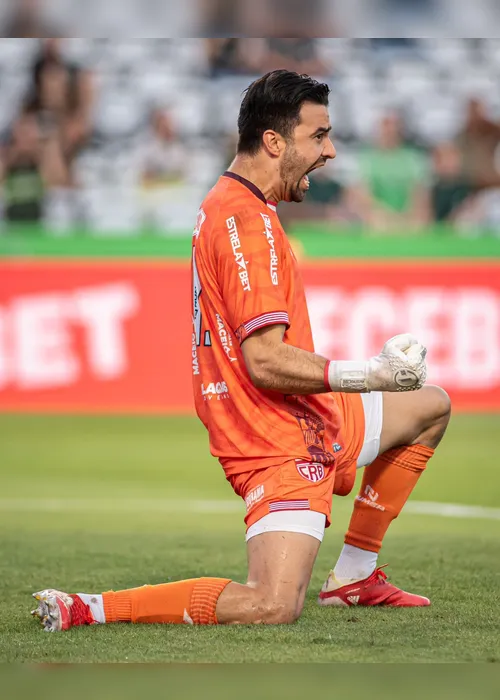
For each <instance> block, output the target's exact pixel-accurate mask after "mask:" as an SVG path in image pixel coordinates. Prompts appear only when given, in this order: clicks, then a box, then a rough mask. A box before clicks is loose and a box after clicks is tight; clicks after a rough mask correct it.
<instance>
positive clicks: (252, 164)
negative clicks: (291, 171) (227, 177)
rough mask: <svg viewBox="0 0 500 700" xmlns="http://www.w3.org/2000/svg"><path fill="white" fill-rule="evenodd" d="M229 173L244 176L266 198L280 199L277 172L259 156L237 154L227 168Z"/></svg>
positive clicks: (277, 200)
mask: <svg viewBox="0 0 500 700" xmlns="http://www.w3.org/2000/svg"><path fill="white" fill-rule="evenodd" d="M228 171H229V172H230V173H234V174H235V175H239V176H240V177H244V178H245V179H246V180H248V181H249V182H252V183H253V184H254V185H255V186H256V187H258V188H259V190H260V191H261V192H262V194H263V195H264V197H265V198H266V200H268V201H270V202H276V203H277V202H279V201H280V199H281V196H280V193H279V191H278V186H277V184H278V183H277V181H278V177H277V173H276V171H275V170H273V169H271V167H270V166H269V165H268V164H267V163H263V162H262V161H260V159H259V157H258V156H256V157H255V158H252V157H251V156H241V155H237V156H236V158H235V159H234V160H233V162H232V163H231V165H230V166H229V168H228Z"/></svg>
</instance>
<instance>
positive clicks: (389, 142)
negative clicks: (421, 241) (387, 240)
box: [359, 113, 429, 233]
mask: <svg viewBox="0 0 500 700" xmlns="http://www.w3.org/2000/svg"><path fill="white" fill-rule="evenodd" d="M359 172H360V177H361V183H362V186H363V190H364V211H363V218H364V220H365V222H366V223H367V224H368V225H369V226H370V227H371V228H375V229H376V230H378V231H383V232H387V233H390V232H391V231H392V230H394V231H397V232H404V231H408V229H412V228H413V229H414V228H418V227H419V226H422V225H425V224H426V223H427V221H428V212H429V208H428V206H427V200H428V195H427V193H428V177H429V174H428V163H427V158H426V156H425V155H423V154H422V153H420V152H419V151H417V150H416V149H414V148H412V147H410V146H407V145H405V144H404V142H403V138H402V133H401V121H400V118H399V116H398V115H397V114H396V113H389V114H386V115H385V116H384V117H383V119H382V121H381V123H380V126H379V130H378V134H377V137H376V141H375V143H374V144H373V145H372V146H369V147H366V148H365V149H363V150H362V151H361V153H360V155H359Z"/></svg>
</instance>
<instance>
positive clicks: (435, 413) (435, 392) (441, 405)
mask: <svg viewBox="0 0 500 700" xmlns="http://www.w3.org/2000/svg"><path fill="white" fill-rule="evenodd" d="M429 389H430V390H432V399H431V410H430V413H431V417H432V419H433V420H434V421H435V422H440V423H443V422H445V423H446V424H447V423H448V421H449V420H450V415H451V401H450V397H449V396H448V394H447V393H446V391H445V390H444V389H442V388H441V387H440V386H430V387H429Z"/></svg>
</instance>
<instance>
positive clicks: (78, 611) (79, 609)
mask: <svg viewBox="0 0 500 700" xmlns="http://www.w3.org/2000/svg"><path fill="white" fill-rule="evenodd" d="M71 598H72V599H73V605H72V606H71V608H70V611H71V624H72V625H73V626H77V625H91V624H92V622H93V621H94V618H93V616H92V613H91V611H90V606H89V605H85V603H84V602H83V600H82V599H81V598H80V597H79V596H77V595H72V596H71Z"/></svg>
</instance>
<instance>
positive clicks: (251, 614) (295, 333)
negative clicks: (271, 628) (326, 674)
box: [34, 71, 450, 631]
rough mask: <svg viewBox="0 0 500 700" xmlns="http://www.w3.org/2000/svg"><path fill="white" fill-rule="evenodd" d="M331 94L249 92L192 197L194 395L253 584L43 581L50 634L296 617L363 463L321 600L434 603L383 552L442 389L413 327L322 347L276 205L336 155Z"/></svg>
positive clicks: (440, 417)
mask: <svg viewBox="0 0 500 700" xmlns="http://www.w3.org/2000/svg"><path fill="white" fill-rule="evenodd" d="M328 93H329V89H328V87H327V86H326V85H325V84H320V83H318V82H317V81H315V80H312V79H311V78H309V77H307V76H301V75H297V74H296V73H291V72H288V71H274V72H272V73H269V74H267V75H265V76H264V77H262V78H260V79H259V80H257V81H255V82H254V83H253V84H252V85H251V86H250V87H249V89H248V90H247V92H246V94H245V97H244V99H243V102H242V105H241V110H240V115H239V120H238V128H239V144H238V151H237V154H236V158H235V160H234V161H233V163H232V165H231V167H230V169H229V171H228V172H226V173H224V174H223V175H222V176H221V177H220V178H219V181H218V182H217V184H216V185H215V186H214V188H213V189H212V190H211V191H210V192H209V194H208V195H207V197H206V198H205V200H204V202H203V203H202V206H201V208H200V211H199V215H198V220H197V223H196V227H195V230H194V235H193V258H192V260H193V263H192V281H193V287H192V315H193V336H192V347H191V355H192V368H193V390H194V397H195V403H196V409H197V412H198V415H199V417H200V419H201V420H202V422H203V423H204V424H205V426H206V428H207V430H208V433H209V438H210V448H211V452H212V454H214V455H215V456H216V457H218V459H219V461H220V463H221V465H222V467H223V469H224V472H225V475H226V477H227V479H228V481H229V482H230V483H231V486H232V487H233V489H234V491H235V493H236V494H237V495H239V496H241V497H242V498H243V499H244V501H245V503H246V507H247V512H246V517H245V523H246V542H247V553H248V566H249V570H248V578H247V581H246V583H236V582H234V581H231V580H229V579H227V578H211V577H205V578H196V579H190V580H186V581H177V582H172V583H164V584H159V585H154V586H148V585H145V586H143V585H141V586H140V587H139V588H133V589H129V590H122V591H112V590H111V591H107V592H105V593H90V594H89V593H73V594H67V593H63V592H61V591H59V590H56V589H45V590H43V591H40V592H39V593H36V594H35V597H36V598H37V600H38V601H39V604H38V607H37V609H36V610H35V611H34V614H35V615H36V616H37V617H39V618H41V620H42V623H43V626H44V628H45V629H47V630H50V631H55V630H67V629H69V628H71V627H73V626H76V625H81V624H97V623H101V624H102V623H115V622H135V623H151V622H156V623H179V624H183V623H184V624H234V623H241V624H248V623H258V622H260V623H268V624H276V623H291V622H293V621H295V620H296V619H297V618H298V617H299V615H300V614H301V612H302V608H303V605H304V600H305V595H306V591H307V587H308V585H309V581H310V578H311V573H312V569H313V565H314V562H315V559H316V555H317V553H318V549H319V547H320V544H321V542H322V540H323V536H324V532H325V528H327V527H328V526H329V524H330V517H331V508H332V496H333V495H334V494H337V495H342V496H345V495H347V494H349V493H350V492H351V490H352V489H353V486H354V481H355V476H356V469H357V468H358V467H364V473H363V481H362V485H361V489H360V491H359V493H358V495H357V496H356V498H355V501H354V509H353V513H352V517H351V520H350V524H349V528H348V531H347V534H346V536H345V544H344V547H343V549H342V551H341V553H340V556H339V557H338V559H337V561H336V563H335V564H334V565H333V567H332V570H331V572H330V574H329V575H328V576H327V578H326V581H325V583H324V585H323V587H322V590H321V591H320V592H319V596H318V603H319V604H320V605H323V606H326V605H337V606H350V605H363V606H398V607H403V606H404V607H412V606H423V605H429V599H428V598H427V597H424V596H422V595H417V594H413V593H407V592H405V591H404V590H401V589H400V588H398V587H397V586H395V585H394V584H392V583H390V582H389V580H388V579H387V577H386V575H385V573H384V572H383V571H382V569H381V568H380V566H379V565H378V553H379V551H380V548H381V546H382V541H383V539H384V536H385V534H386V532H387V530H388V528H389V526H390V524H391V522H392V521H393V520H394V518H396V517H397V516H398V515H399V513H400V512H401V510H402V508H403V506H404V504H405V503H406V500H407V499H408V497H409V495H410V493H411V492H412V490H413V488H414V487H415V485H416V484H417V481H418V479H419V478H420V476H421V475H422V473H423V471H424V470H425V468H426V466H427V464H428V461H429V459H430V457H431V456H432V455H433V453H434V449H435V448H436V447H437V445H438V444H439V442H440V440H441V438H442V436H443V434H444V432H445V430H446V426H447V424H448V420H449V416H450V402H449V399H448V396H447V394H446V393H445V392H444V391H443V390H442V389H440V388H439V387H433V386H424V383H425V378H426V365H425V355H426V350H425V348H424V347H423V346H422V345H421V344H419V342H418V341H417V339H416V338H414V337H413V336H412V335H410V334H408V333H403V334H401V335H397V336H395V337H394V338H392V339H390V340H388V341H387V342H386V343H385V345H384V347H383V348H382V350H381V352H380V354H379V355H377V356H376V357H372V358H371V359H367V360H366V361H363V362H358V361H350V360H347V361H343V360H331V361H330V360H328V359H326V358H324V357H321V356H319V355H317V354H315V353H314V346H313V340H312V334H311V328H310V323H309V317H308V312H307V305H306V298H305V293H304V289H303V286H302V282H301V278H300V270H299V268H298V265H297V261H296V260H295V257H294V254H293V251H292V250H291V248H290V244H289V242H288V240H287V238H286V235H285V233H284V231H283V229H282V227H281V224H280V221H279V218H278V215H277V213H276V204H277V202H279V201H288V202H292V201H293V202H301V201H302V200H303V199H304V197H305V196H306V193H307V189H308V186H309V179H308V173H310V172H311V171H312V170H314V169H316V168H318V167H321V166H323V165H325V164H326V163H327V161H329V160H331V159H333V158H334V157H335V155H336V153H335V148H334V145H333V143H332V141H331V138H330V130H331V126H330V120H329V112H328ZM332 563H333V562H332ZM138 583H139V584H143V583H144V582H143V581H140V582H138Z"/></svg>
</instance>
